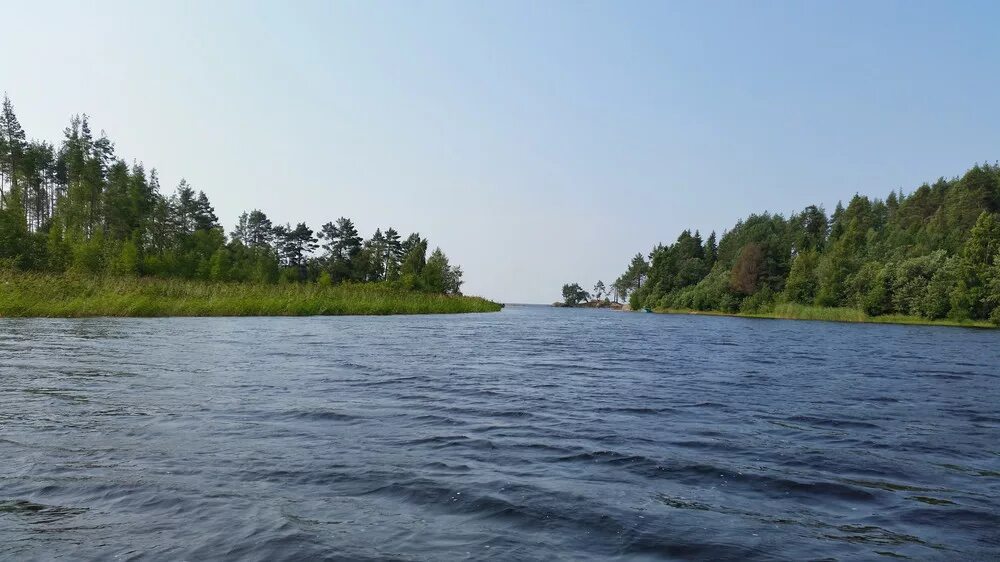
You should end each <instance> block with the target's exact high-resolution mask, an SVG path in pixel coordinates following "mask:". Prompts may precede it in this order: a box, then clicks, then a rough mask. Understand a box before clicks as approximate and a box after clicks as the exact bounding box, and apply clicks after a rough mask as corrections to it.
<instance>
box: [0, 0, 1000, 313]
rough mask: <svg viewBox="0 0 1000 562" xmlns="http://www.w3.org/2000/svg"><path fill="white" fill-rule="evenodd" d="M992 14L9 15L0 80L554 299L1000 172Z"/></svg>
mask: <svg viewBox="0 0 1000 562" xmlns="http://www.w3.org/2000/svg"><path fill="white" fill-rule="evenodd" d="M997 21H1000V3H997V2H959V3H950V2H935V3H925V2H916V1H878V2H870V1H865V2H812V1H800V2H758V1H755V2H747V1H740V2H715V1H713V2H693V1H692V2H684V3H674V2H649V3H646V2H554V1H553V2H516V1H506V0H505V1H496V2H490V3H487V2H464V1H462V2H460V1H454V2H369V1H365V2H336V3H335V2H325V1H324V2H315V3H306V2H288V3H284V2H270V3H251V2H225V3H224V2H188V3H180V2H165V3H162V4H154V3H153V2H121V3H97V4H96V5H90V4H86V3H76V2H72V3H48V2H18V3H15V4H11V5H9V6H7V7H6V8H5V10H4V25H3V26H2V27H3V30H2V31H0V52H2V53H3V54H2V56H0V90H6V91H7V92H8V93H9V95H10V96H11V98H12V99H13V100H14V102H15V105H16V108H17V111H18V114H19V116H20V118H21V121H22V123H23V125H24V126H25V128H26V129H27V130H28V133H29V135H32V136H34V137H36V138H44V139H47V140H58V139H59V138H60V136H61V132H62V129H63V127H64V126H65V125H66V123H67V122H68V120H69V116H70V115H71V114H73V113H77V112H80V113H83V112H86V113H89V114H90V115H91V118H92V122H93V124H94V126H95V127H96V128H98V129H105V130H107V132H108V134H109V135H110V136H111V138H112V139H113V140H115V141H116V143H117V148H118V152H119V153H120V154H121V155H123V156H125V157H126V158H127V159H128V160H129V161H131V160H132V159H137V160H141V161H143V162H144V163H145V164H146V165H147V167H152V166H155V167H156V168H158V169H159V171H160V174H161V178H162V180H163V183H164V187H169V188H171V189H172V188H173V187H174V186H175V185H176V183H177V181H178V180H179V179H180V178H181V177H182V176H183V177H186V178H187V179H188V181H190V182H191V183H192V184H193V185H194V186H195V187H196V188H199V189H204V190H205V191H206V192H207V193H208V194H209V196H210V198H211V200H212V202H213V203H214V204H215V206H216V209H217V211H218V213H219V215H220V217H221V218H222V219H223V221H224V223H225V224H226V226H227V230H228V229H229V228H230V227H231V226H232V223H233V222H234V220H235V218H236V216H237V215H238V214H239V213H240V212H241V211H242V210H244V209H252V208H260V209H263V210H264V211H266V212H267V213H268V214H269V215H270V216H271V217H272V218H273V219H274V220H275V221H280V222H286V221H287V222H293V223H294V222H295V221H299V220H305V221H307V222H308V223H309V224H310V225H311V226H313V227H314V228H316V227H318V226H319V225H320V224H322V223H324V222H327V221H329V220H332V219H335V218H336V217H338V216H341V215H346V216H349V217H352V218H354V219H355V221H356V222H357V223H358V225H359V226H360V228H361V229H362V232H363V233H364V234H365V235H366V236H367V235H370V234H371V232H373V231H374V229H375V227H377V226H379V227H386V226H395V227H396V228H397V229H398V230H400V231H402V232H403V233H404V234H405V233H408V232H410V231H413V230H419V231H420V232H421V233H422V234H423V235H425V236H428V237H429V238H430V239H431V244H432V245H440V246H441V247H442V248H443V249H444V250H445V251H446V252H447V253H448V254H449V256H450V257H451V258H452V260H453V261H454V262H457V263H459V264H461V265H462V266H463V268H464V269H465V278H466V286H465V289H466V292H468V293H476V294H482V295H485V296H488V297H492V298H495V299H500V300H504V301H507V302H551V301H553V300H556V299H557V298H558V297H559V291H560V287H561V285H562V284H563V283H564V282H569V281H578V282H580V283H581V284H583V285H584V286H586V287H590V286H592V285H593V284H594V282H595V281H597V280H598V279H603V280H604V281H605V282H608V281H611V280H613V279H614V278H615V277H616V276H617V275H618V274H619V273H621V271H622V270H623V269H624V267H625V265H626V263H627V261H628V259H629V257H630V256H631V255H633V254H635V253H636V252H637V251H642V252H644V253H645V252H647V251H648V250H649V249H650V248H651V247H652V246H653V245H654V244H655V243H656V242H658V241H671V240H673V239H674V238H675V237H676V235H677V234H678V233H679V231H680V230H682V229H684V228H697V229H700V230H701V231H702V232H705V233H707V232H708V231H711V230H713V229H715V230H719V231H721V230H722V229H724V228H726V227H728V226H730V225H732V224H733V223H734V222H735V221H736V219H738V218H740V217H742V216H745V215H747V214H748V213H750V212H760V211H765V210H770V211H776V212H782V213H788V212H790V211H794V210H797V209H800V208H801V207H804V206H805V205H808V204H811V203H817V204H825V205H826V206H827V208H832V206H833V205H835V204H836V202H837V201H838V200H839V199H847V198H849V197H850V196H851V195H853V194H854V193H856V192H859V193H863V194H871V195H877V196H884V195H885V194H887V193H888V192H889V191H890V190H891V189H895V188H900V187H902V188H904V189H907V190H909V189H912V188H914V187H916V186H917V185H919V184H920V183H921V182H924V181H932V180H934V179H936V178H937V177H939V176H954V175H958V174H960V173H962V172H963V171H964V170H965V169H967V168H968V167H969V166H971V165H972V164H973V163H975V162H982V161H987V160H988V161H993V160H995V159H997V158H1000V108H998V105H997V100H998V96H1000V62H998V61H1000V32H998V28H997V24H996V22H997Z"/></svg>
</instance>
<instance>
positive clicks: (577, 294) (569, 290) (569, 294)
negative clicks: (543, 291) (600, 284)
mask: <svg viewBox="0 0 1000 562" xmlns="http://www.w3.org/2000/svg"><path fill="white" fill-rule="evenodd" d="M562 296H563V302H564V303H566V304H567V305H568V306H575V305H577V304H580V303H581V302H585V301H587V300H589V299H590V293H588V292H587V291H584V290H583V287H581V286H580V284H579V283H568V284H566V285H563V288H562Z"/></svg>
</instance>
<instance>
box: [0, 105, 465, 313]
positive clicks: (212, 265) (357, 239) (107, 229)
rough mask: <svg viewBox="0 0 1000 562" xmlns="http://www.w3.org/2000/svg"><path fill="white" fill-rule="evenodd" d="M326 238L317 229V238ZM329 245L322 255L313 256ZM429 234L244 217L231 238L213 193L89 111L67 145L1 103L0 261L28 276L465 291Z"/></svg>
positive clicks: (76, 121) (67, 136)
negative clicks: (124, 151) (164, 189)
mask: <svg viewBox="0 0 1000 562" xmlns="http://www.w3.org/2000/svg"><path fill="white" fill-rule="evenodd" d="M317 234H318V235H317ZM321 240H323V241H324V244H323V246H322V248H323V251H324V253H323V255H321V256H317V255H315V253H316V251H317V250H318V249H319V242H320V241H321ZM427 248H428V242H427V240H426V239H424V238H421V237H420V235H419V234H416V233H414V234H411V235H409V237H407V238H405V239H403V238H402V237H401V236H400V234H399V232H397V231H396V230H395V229H394V228H391V227H388V228H385V229H384V230H383V229H381V228H380V229H377V230H376V231H375V234H374V235H373V236H372V237H371V238H370V239H368V240H365V239H363V238H362V236H361V235H360V234H359V233H358V230H357V228H356V227H355V225H354V223H353V222H352V221H351V220H350V219H348V218H346V217H340V218H339V219H337V220H336V221H335V222H331V223H326V224H324V225H323V227H322V229H321V231H320V232H319V233H316V232H314V231H313V229H312V228H310V227H309V226H308V225H306V224H305V223H301V222H300V223H297V224H296V225H295V226H294V227H292V226H291V225H290V224H286V225H284V226H282V225H277V226H275V225H274V224H273V223H272V221H271V220H270V219H269V218H268V217H267V215H266V214H264V212H262V211H260V210H258V209H254V210H253V211H250V212H245V213H243V214H241V215H240V217H239V219H238V221H237V223H236V227H235V228H234V229H233V231H232V233H231V236H230V238H229V239H228V240H227V237H226V235H225V232H224V230H223V228H222V226H221V225H220V223H219V218H218V216H217V215H216V213H215V209H214V207H213V206H212V204H211V202H210V201H209V198H208V196H207V195H206V194H205V192H203V191H200V190H196V189H195V187H194V186H193V185H191V184H190V183H189V182H188V181H187V180H186V179H182V180H181V181H180V183H179V184H178V185H177V188H176V189H175V191H174V192H173V193H172V194H170V195H169V196H165V195H163V194H162V193H161V192H160V182H159V176H158V174H157V171H156V170H155V169H152V170H149V172H147V171H146V169H145V168H144V167H143V166H142V164H139V163H135V164H132V165H131V166H129V165H127V164H126V161H125V160H124V159H122V158H119V157H118V156H116V155H115V150H114V145H113V144H112V143H111V141H110V140H109V139H107V138H106V137H104V136H103V134H102V136H100V137H99V138H95V137H94V135H93V134H92V132H91V127H90V123H89V121H88V119H87V116H86V115H84V116H82V117H81V116H75V117H73V118H71V120H70V124H69V126H68V127H67V128H66V130H65V132H64V138H63V140H62V142H61V143H60V145H59V146H58V147H57V146H54V145H51V144H48V143H45V142H38V141H34V140H32V141H28V140H27V138H26V135H25V133H24V130H23V129H22V128H21V126H20V124H19V122H18V121H17V117H16V115H15V114H14V108H13V104H12V103H11V102H10V100H9V99H7V98H6V97H5V98H4V101H3V105H2V109H0V263H2V264H4V266H5V267H8V268H16V269H19V270H23V271H46V272H56V273H62V272H67V271H69V272H73V273H74V274H88V275H100V274H110V275H115V276H149V277H158V278H174V279H186V280H205V281H208V280H211V281H218V282H222V281H235V282H241V283H257V284H274V283H285V284H289V283H303V284H322V285H323V286H324V287H334V286H337V285H339V284H342V283H358V282H384V281H392V282H393V283H392V287H394V288H396V289H402V288H405V289H407V290H414V291H423V292H433V293H442V294H450V295H457V294H459V293H460V288H461V285H462V269H461V268H460V267H459V266H457V265H452V264H450V263H449V261H448V258H447V257H446V256H445V254H444V253H443V252H441V251H440V249H438V250H435V252H434V253H433V254H432V255H431V256H430V258H429V259H428V257H427Z"/></svg>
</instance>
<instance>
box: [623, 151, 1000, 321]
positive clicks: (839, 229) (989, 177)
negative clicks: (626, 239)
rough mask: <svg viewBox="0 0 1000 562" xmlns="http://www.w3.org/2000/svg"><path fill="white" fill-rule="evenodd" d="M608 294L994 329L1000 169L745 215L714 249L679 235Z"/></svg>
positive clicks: (704, 306)
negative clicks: (828, 203) (831, 205)
mask: <svg viewBox="0 0 1000 562" xmlns="http://www.w3.org/2000/svg"><path fill="white" fill-rule="evenodd" d="M612 289H613V291H614V292H616V293H617V294H628V296H629V302H630V305H631V306H632V307H633V308H636V309H638V308H642V307H647V308H668V309H694V310H717V311H724V312H750V313H753V312H767V311H769V310H770V309H771V308H772V307H773V306H774V305H775V304H776V303H782V302H791V303H800V304H805V305H819V306H828V307H849V308H856V309H860V310H863V311H865V312H866V313H868V314H870V315H873V316H878V315H885V314H904V315H910V316H920V317H924V318H929V319H937V318H945V317H948V318H952V319H955V320H964V319H987V318H989V319H992V320H993V321H994V322H997V323H1000V166H998V165H996V164H992V165H990V164H987V165H976V166H975V167H973V168H972V169H970V170H969V171H968V172H966V173H965V175H963V176H962V177H961V178H954V179H951V180H946V179H943V178H942V179H939V180H938V181H937V182H935V183H934V184H933V185H928V184H924V185H922V186H920V187H919V188H917V189H916V190H915V191H914V192H913V193H910V194H909V195H904V194H903V193H902V192H900V193H895V192H893V193H890V194H889V196H888V197H887V198H886V199H885V200H881V199H870V198H868V197H865V196H861V195H855V196H854V198H853V199H851V201H850V202H849V203H848V205H847V207H844V206H843V205H842V204H839V203H838V204H837V208H836V210H834V212H833V214H832V215H830V216H827V214H826V213H825V212H824V210H823V208H822V207H817V206H810V207H807V208H806V209H805V210H803V211H802V212H800V213H797V214H794V215H792V216H790V217H788V218H785V217H783V216H781V215H777V214H770V213H764V214H759V215H751V216H750V217H748V218H746V219H745V220H741V221H739V222H737V223H736V225H735V226H734V227H733V228H732V230H730V231H728V232H726V233H724V234H723V235H722V237H721V238H720V239H719V240H718V244H716V237H715V233H714V232H713V233H712V234H711V235H710V236H709V238H708V239H707V240H703V239H702V237H701V235H700V234H699V233H698V232H697V231H695V232H694V233H692V232H691V231H690V230H686V231H684V232H682V233H681V235H680V236H679V237H678V238H677V241H676V242H674V243H673V244H669V245H663V244H660V245H658V246H656V247H655V248H653V250H652V251H651V252H650V253H649V254H648V256H643V255H642V254H637V255H636V256H635V257H634V258H633V259H632V262H631V263H630V264H629V267H628V269H627V271H626V272H625V273H624V274H623V275H622V276H621V277H620V278H619V279H618V280H617V281H616V282H615V283H614V284H613V285H612Z"/></svg>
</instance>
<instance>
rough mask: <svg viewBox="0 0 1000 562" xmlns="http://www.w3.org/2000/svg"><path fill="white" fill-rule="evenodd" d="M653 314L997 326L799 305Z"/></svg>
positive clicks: (665, 310) (679, 310) (866, 322)
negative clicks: (762, 310) (763, 308)
mask: <svg viewBox="0 0 1000 562" xmlns="http://www.w3.org/2000/svg"><path fill="white" fill-rule="evenodd" d="M654 312H657V313H660V314H692V315H705V316H733V317H737V318H765V319H772V320H811V321H815V322H851V323H862V324H903V325H916V326H950V327H956V328H989V329H995V328H997V326H996V325H995V324H993V323H991V322H988V321H985V320H950V319H946V318H943V319H938V320H930V319H927V318H920V317H918V316H903V315H899V314H890V315H885V316H869V315H868V314H865V313H864V312H863V311H861V310H856V309H853V308H829V307H822V306H805V305H799V304H778V305H775V307H774V310H772V311H770V312H755V313H747V312H736V313H729V312H719V311H715V310H707V311H706V310H687V309H672V308H657V309H655V310H654Z"/></svg>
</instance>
